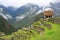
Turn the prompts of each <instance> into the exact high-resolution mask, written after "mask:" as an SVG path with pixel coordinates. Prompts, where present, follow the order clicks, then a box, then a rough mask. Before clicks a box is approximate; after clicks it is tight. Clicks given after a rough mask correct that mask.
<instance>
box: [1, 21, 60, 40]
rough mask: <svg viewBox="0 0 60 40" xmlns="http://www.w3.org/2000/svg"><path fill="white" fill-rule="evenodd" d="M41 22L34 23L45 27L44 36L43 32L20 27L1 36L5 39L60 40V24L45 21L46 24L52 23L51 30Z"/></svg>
mask: <svg viewBox="0 0 60 40" xmlns="http://www.w3.org/2000/svg"><path fill="white" fill-rule="evenodd" d="M39 24H40V21H37V22H35V23H33V24H32V25H33V26H39V27H42V28H44V29H45V33H44V35H43V36H41V34H39V33H38V32H36V31H35V30H34V29H30V31H31V32H29V31H26V30H21V29H19V30H18V31H16V32H14V33H12V34H11V35H6V36H2V37H0V38H2V39H4V40H60V24H56V23H52V22H45V24H50V25H51V26H52V29H51V30H49V29H48V28H46V27H45V26H41V25H39ZM12 38H13V39H12Z"/></svg>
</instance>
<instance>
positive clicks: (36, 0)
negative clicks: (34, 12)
mask: <svg viewBox="0 0 60 40" xmlns="http://www.w3.org/2000/svg"><path fill="white" fill-rule="evenodd" d="M51 2H52V3H55V2H60V0H58V1H57V0H0V4H2V5H4V6H13V7H20V6H22V5H25V4H27V3H33V4H37V5H39V6H48V5H50V4H49V3H51Z"/></svg>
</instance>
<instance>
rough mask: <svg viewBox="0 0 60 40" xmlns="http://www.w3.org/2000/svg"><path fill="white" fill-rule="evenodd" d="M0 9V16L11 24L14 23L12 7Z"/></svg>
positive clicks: (1, 7) (0, 6)
mask: <svg viewBox="0 0 60 40" xmlns="http://www.w3.org/2000/svg"><path fill="white" fill-rule="evenodd" d="M0 9H2V12H1V10H0V15H1V14H2V16H4V17H5V19H6V20H7V21H8V22H9V23H10V24H11V23H14V21H15V18H14V15H13V13H14V8H13V7H5V6H3V5H0Z"/></svg>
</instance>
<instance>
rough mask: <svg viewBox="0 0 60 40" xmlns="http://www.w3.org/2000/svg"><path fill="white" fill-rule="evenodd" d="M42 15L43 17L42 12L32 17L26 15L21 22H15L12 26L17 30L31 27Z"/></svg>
mask: <svg viewBox="0 0 60 40" xmlns="http://www.w3.org/2000/svg"><path fill="white" fill-rule="evenodd" d="M42 15H43V13H42V12H41V13H39V14H37V15H32V16H31V15H30V16H29V15H28V16H26V17H25V18H24V19H23V20H20V21H18V22H16V23H15V24H14V27H15V29H19V28H22V27H27V26H31V24H32V23H34V22H35V21H38V20H39V19H40V18H41V17H42Z"/></svg>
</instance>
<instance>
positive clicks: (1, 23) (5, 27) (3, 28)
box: [0, 15, 14, 34]
mask: <svg viewBox="0 0 60 40" xmlns="http://www.w3.org/2000/svg"><path fill="white" fill-rule="evenodd" d="M13 31H14V27H13V26H12V25H10V24H9V23H8V22H7V21H6V20H5V19H4V18H3V17H2V16H1V15H0V32H4V33H5V34H10V33H12V32H13Z"/></svg>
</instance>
